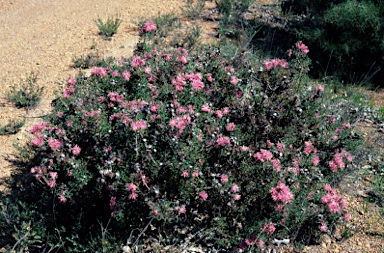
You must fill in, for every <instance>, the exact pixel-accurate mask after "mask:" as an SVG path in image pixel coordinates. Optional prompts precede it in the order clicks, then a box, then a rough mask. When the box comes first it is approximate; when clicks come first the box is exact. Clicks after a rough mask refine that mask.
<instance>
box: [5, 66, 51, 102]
mask: <svg viewBox="0 0 384 253" xmlns="http://www.w3.org/2000/svg"><path fill="white" fill-rule="evenodd" d="M36 82H37V74H35V73H34V72H31V73H30V74H29V75H28V77H27V78H26V79H25V80H24V82H22V84H20V85H12V86H11V89H10V91H9V92H8V93H7V97H8V100H9V101H10V102H12V103H14V105H15V106H16V107H17V108H31V107H35V106H37V104H38V102H39V101H40V97H41V95H42V93H43V89H44V87H39V86H38V85H37V84H36Z"/></svg>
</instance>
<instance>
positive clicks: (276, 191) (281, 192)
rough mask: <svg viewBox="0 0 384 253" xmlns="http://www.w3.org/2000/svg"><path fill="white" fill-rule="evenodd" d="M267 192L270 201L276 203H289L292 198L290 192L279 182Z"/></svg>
mask: <svg viewBox="0 0 384 253" xmlns="http://www.w3.org/2000/svg"><path fill="white" fill-rule="evenodd" d="M269 192H270V193H271V195H272V199H273V200H274V201H276V202H283V203H290V202H291V201H292V199H293V197H294V196H293V194H292V192H291V191H290V190H289V188H288V187H287V186H286V185H285V184H284V183H283V182H282V181H279V183H278V184H277V186H276V187H274V188H271V190H270V191H269Z"/></svg>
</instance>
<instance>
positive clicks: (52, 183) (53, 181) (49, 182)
mask: <svg viewBox="0 0 384 253" xmlns="http://www.w3.org/2000/svg"><path fill="white" fill-rule="evenodd" d="M55 185H56V181H55V180H49V181H48V186H49V187H51V188H53V187H55Z"/></svg>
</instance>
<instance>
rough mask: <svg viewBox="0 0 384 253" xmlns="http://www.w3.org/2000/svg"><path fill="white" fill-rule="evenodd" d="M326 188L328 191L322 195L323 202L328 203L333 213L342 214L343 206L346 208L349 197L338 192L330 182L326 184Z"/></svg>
mask: <svg viewBox="0 0 384 253" xmlns="http://www.w3.org/2000/svg"><path fill="white" fill-rule="evenodd" d="M324 189H325V191H326V192H327V193H326V194H325V195H324V196H323V197H321V203H323V204H324V205H327V206H328V208H329V211H330V212H331V213H338V214H341V208H344V207H345V206H346V205H347V203H348V201H347V199H346V198H344V197H341V196H340V195H338V194H336V191H335V190H334V189H332V187H331V186H330V185H329V184H325V185H324Z"/></svg>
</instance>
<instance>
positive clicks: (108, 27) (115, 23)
mask: <svg viewBox="0 0 384 253" xmlns="http://www.w3.org/2000/svg"><path fill="white" fill-rule="evenodd" d="M121 22H122V20H121V18H120V15H118V14H116V17H115V18H113V17H108V19H107V21H106V22H103V21H102V20H101V18H98V19H97V20H96V21H95V23H96V25H97V28H99V34H100V35H103V36H105V37H107V38H111V37H112V36H113V35H114V34H116V33H117V29H118V28H119V26H120V24H121Z"/></svg>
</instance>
